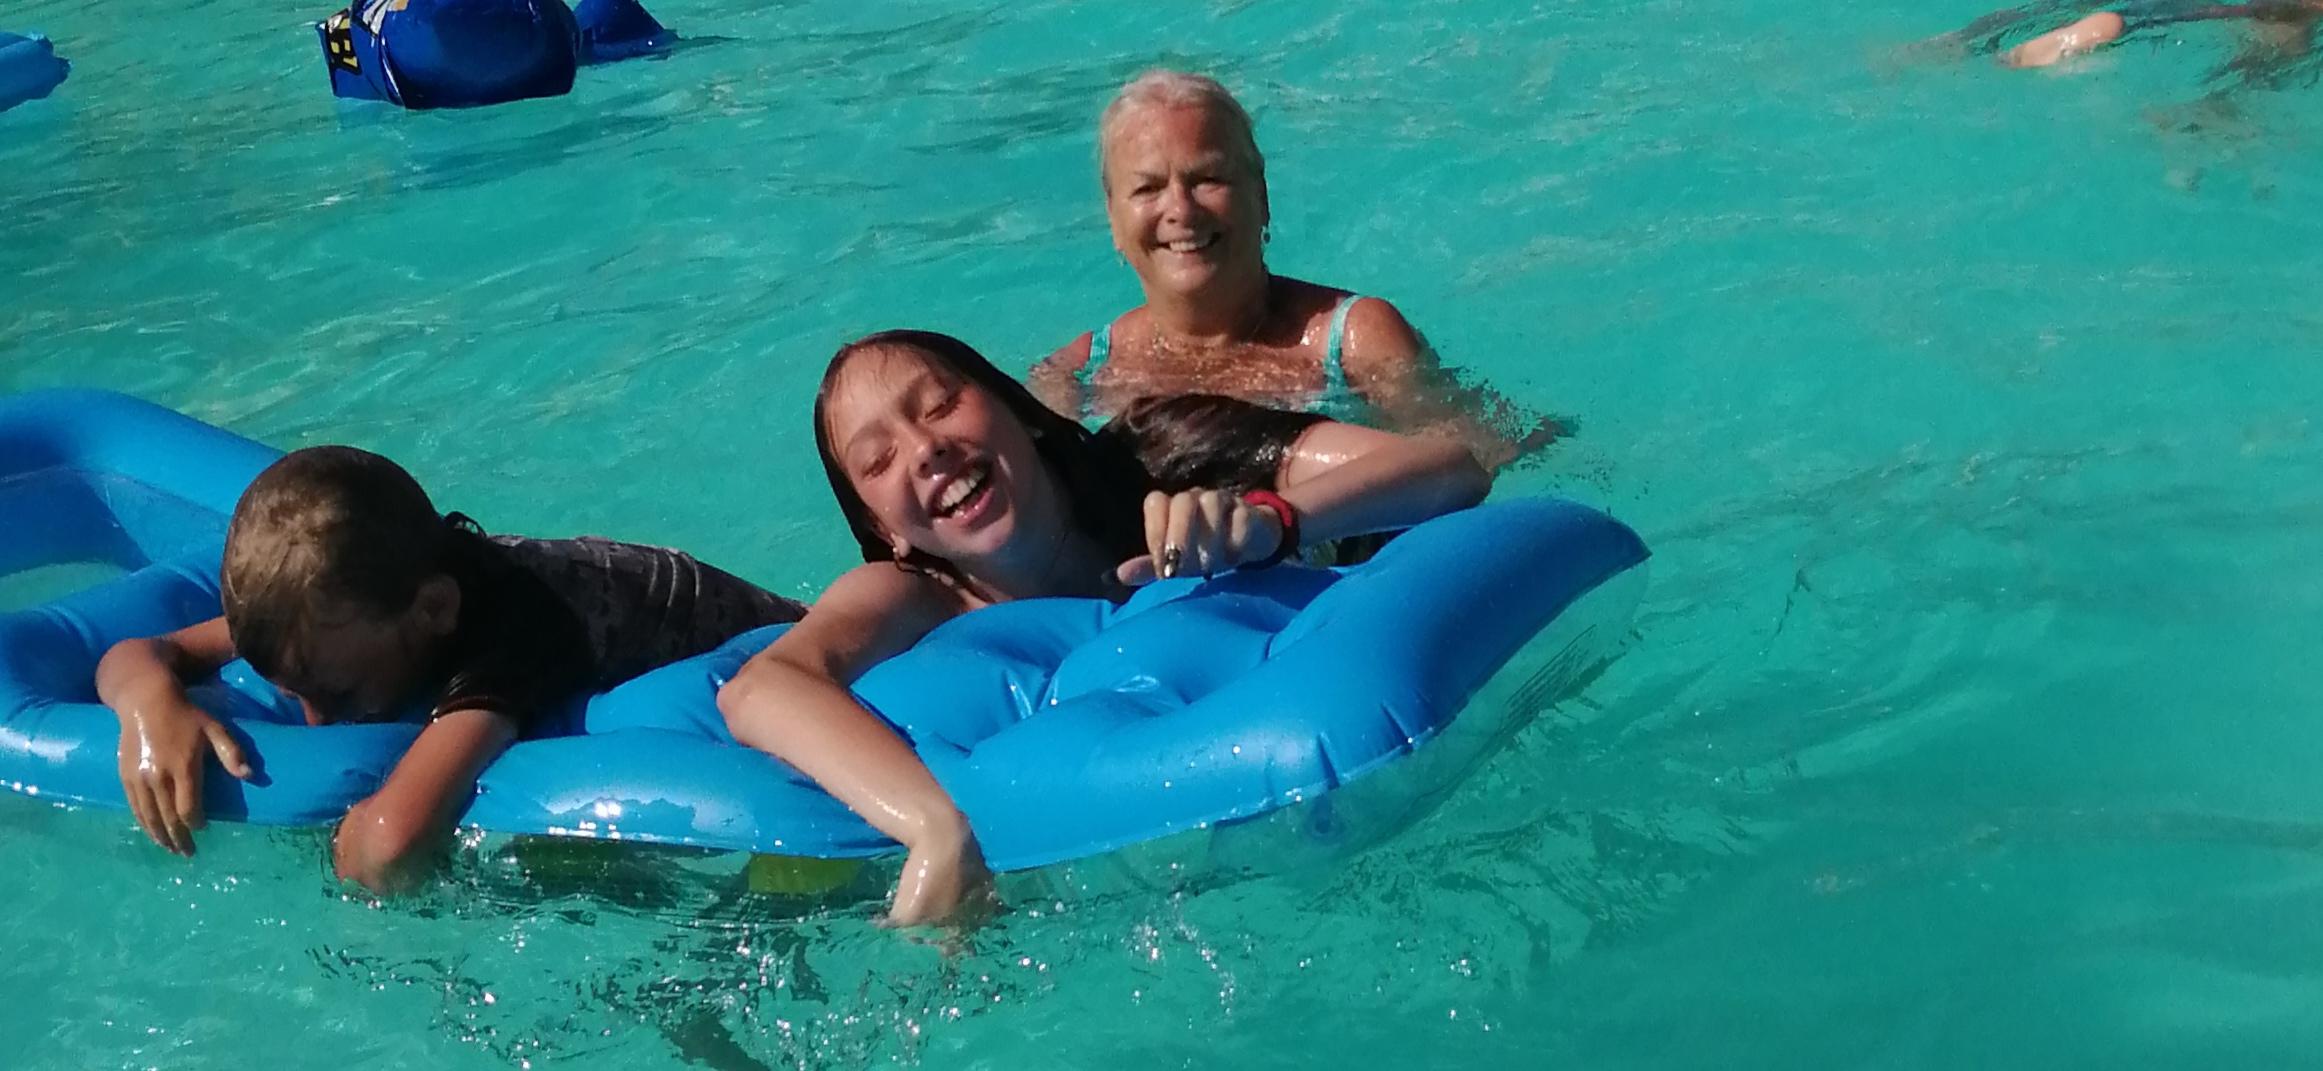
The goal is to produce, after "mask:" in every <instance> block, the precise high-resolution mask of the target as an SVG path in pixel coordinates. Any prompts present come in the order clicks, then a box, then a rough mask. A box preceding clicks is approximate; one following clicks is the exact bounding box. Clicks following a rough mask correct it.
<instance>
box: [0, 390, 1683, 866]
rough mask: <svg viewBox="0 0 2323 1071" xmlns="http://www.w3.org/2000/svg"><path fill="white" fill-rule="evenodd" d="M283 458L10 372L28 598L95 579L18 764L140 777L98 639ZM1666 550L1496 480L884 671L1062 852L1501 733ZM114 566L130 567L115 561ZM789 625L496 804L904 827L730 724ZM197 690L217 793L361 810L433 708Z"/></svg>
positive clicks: (16, 565) (487, 818) (184, 611)
mask: <svg viewBox="0 0 2323 1071" xmlns="http://www.w3.org/2000/svg"><path fill="white" fill-rule="evenodd" d="M277 456H278V454H277V452H276V451H274V450H272V449H270V448H268V447H265V446H261V445H259V444H257V443H254V442H251V441H249V440H247V439H243V438H241V437H239V436H236V435H233V434H232V433H229V432H226V431H223V430H220V429H217V428H214V427H210V426H208V425H205V424H202V423H200V422H198V421H195V420H193V419H190V418H188V417H184V416H180V415H178V414H176V413H172V412H170V411H168V410H166V409H162V408H159V407H157V406H153V405H150V404H148V403H145V402H141V401H138V400H136V399H133V398H129V397H125V396H122V395H117V394H109V393H104V392H98V391H46V392H36V393H30V394H22V395H17V396H14V397H9V398H0V515H5V516H7V517H9V518H11V521H10V523H9V524H8V525H7V527H6V529H5V530H4V533H0V599H5V600H6V601H0V606H8V607H14V606H20V605H22V604H23V603H25V602H27V601H31V602H38V601H39V600H40V598H41V597H42V596H41V594H39V592H40V591H41V590H42V589H44V588H45V589H49V590H58V589H73V590H70V591H69V592H68V593H65V594H62V595H61V597H57V598H54V599H53V600H51V601H46V602H42V603H40V604H39V605H35V606H31V607H30V608H24V609H13V610H11V612H8V613H6V614H4V615H0V786H4V787H6V788H9V789H12V790H14V791H17V792H20V793H24V794H26V795H31V796H37V797H39V798H41V799H47V800H57V801H62V802H66V803H72V804H85V805H93V806H102V807H115V808H120V807H124V806H125V805H124V803H123V800H122V793H121V786H120V784H119V782H118V780H117V775H116V773H115V748H116V743H117V740H118V737H119V727H118V723H117V722H116V721H115V719H114V717H113V715H112V714H111V712H109V711H108V710H106V709H105V708H104V707H103V706H101V705H98V703H97V702H96V696H95V691H94V685H93V682H92V674H93V672H94V669H95V666H96V663H97V659H98V658H99V657H100V656H101V655H102V654H103V653H104V651H105V649H106V648H107V647H108V646H110V645H111V644H113V643H114V642H116V641H118V640H121V639H124V638H128V637H133V636H144V635H153V634H157V633H160V632H164V631H167V630H170V629H174V628H177V627H181V626H183V625H186V624H190V623H192V622H195V621H199V620H204V619H207V618H209V617H213V616H216V615H217V613H218V612H219V611H218V591H217V567H218V560H219V556H220V551H221V547H222V539H223V533H224V530H225V522H226V518H227V517H228V515H229V514H230V513H231V511H232V509H233V505H234V500H235V499H236V497H237V496H238V495H239V494H240V492H241V490H242V487H243V486H244V485H245V484H246V483H247V482H248V481H249V480H250V478H251V477H252V476H253V475H255V474H256V473H257V472H258V470H259V469H261V468H263V467H264V466H265V465H266V464H267V463H269V462H270V461H272V460H273V459H274V458H275V457H277ZM1645 559H1646V550H1645V547H1644V546H1643V545H1642V544H1641V543H1640V542H1639V541H1638V538H1637V536H1636V535H1635V534H1634V533H1632V532H1631V531H1630V530H1629V529H1628V528H1626V527H1624V526H1622V525H1621V524H1619V523H1618V522H1615V521H1613V520H1611V519H1610V518H1607V517H1606V516H1604V515H1603V514H1600V513H1597V512H1595V511H1593V510H1590V509H1587V508H1585V507H1582V506H1579V505H1576V504H1573V503H1570V502H1565V501H1561V500H1547V499H1544V500H1519V501H1510V502H1503V503H1496V504H1491V505H1486V506H1483V507H1479V508H1477V509H1473V510H1467V511H1464V512H1461V513H1457V514H1453V515H1451V516H1447V517H1443V518H1439V519H1437V520H1435V521H1431V522H1429V523H1427V524H1424V525H1421V526H1420V527H1418V528H1415V529H1413V530H1411V531H1410V532H1408V533H1406V534H1405V535H1404V536H1403V537H1401V538H1399V539H1397V540H1395V541H1394V542H1392V543H1390V544H1389V545H1388V546H1387V548H1386V549H1384V550H1383V551H1381V552H1380V554H1379V555H1378V556H1377V557H1376V558H1375V559H1374V560H1372V561H1371V562H1369V563H1367V564H1365V565H1362V566H1358V567H1355V568H1352V569H1346V570H1319V569H1303V568H1294V567H1285V568H1279V569H1271V570H1262V571H1253V572H1245V573H1236V574H1232V575H1229V576H1225V577H1221V578H1218V579H1214V580H1210V581H1201V580H1196V579H1179V580H1172V581H1164V582H1162V583H1158V584H1155V585H1153V586H1151V587H1148V588H1146V589H1144V590H1143V591H1141V592H1140V593H1139V594H1138V595H1137V596H1136V597H1134V598H1132V599H1131V600H1129V601H1128V602H1127V603H1125V604H1121V605H1112V604H1108V603H1105V602H1102V601H1098V600H1080V599H1040V600H1030V601H1025V602H1017V603H1010V604H1005V605H1002V606H997V607H993V608H991V609H988V610H982V611H978V612H976V613H973V614H969V615H966V616H963V617H961V618H958V619H956V620H954V621H952V622H950V623H948V624H946V625H944V626H943V627H941V628H939V629H937V630H936V631H935V632H933V633H931V634H930V635H929V636H928V637H927V638H926V639H925V640H923V641H922V642H921V643H920V644H919V645H918V646H916V647H914V648H913V649H912V650H910V651H908V652H906V653H904V654H902V655H900V656H898V657H896V658H894V659H892V660H890V661H888V662H887V663H885V664H882V665H881V666H879V667H877V668H875V669H874V670H872V671H871V672H870V673H869V674H867V675H865V676H864V678H863V679H862V680H861V681H860V682H859V683H858V687H857V689H856V691H857V694H858V695H860V696H861V697H862V699H863V700H864V702H865V703H866V704H867V705H869V706H870V707H871V708H872V709H874V710H876V711H878V712H879V713H880V714H881V716H883V717H885V718H886V719H887V720H888V721H889V722H890V723H891V724H892V725H894V726H895V727H896V728H897V729H898V730H899V731H901V732H902V733H903V734H904V735H905V736H906V737H907V738H908V739H909V740H910V741H911V742H912V744H913V746H914V747H915V748H916V749H917V750H918V752H919V754H920V755H921V757H922V758H923V759H925V760H926V762H927V764H928V766H929V768H930V769H931V770H933V771H934V773H935V775H936V777H937V779H938V780H940V781H941V782H942V783H943V784H944V786H945V788H946V789H948V790H949V791H950V792H951V793H952V795H953V796H954V798H955V799H957V800H958V802H959V803H960V806H961V808H962V810H963V811H965V813H966V814H967V815H968V817H969V820H970V822H971V824H972V825H973V826H974V828H975V829H976V831H977V835H978V837H979V838H980V840H981V841H982V843H983V845H984V848H985V851H986V854H987V856H988V857H989V859H990V861H991V862H992V863H993V865H994V866H996V867H999V868H1002V869H1021V868H1026V867H1034V866H1041V865H1045V864H1049V863H1055V862H1059V861H1063V860H1070V859H1076V858H1081V857H1084V856H1089V855H1094V854H1097V853H1102V852H1107V851H1111V850H1113V849H1116V848H1120V847H1124V846H1127V845H1130V844H1134V843H1138V842H1142V841H1147V840H1150V839H1153V838H1158V837H1162V836H1165V835H1169V834H1174V833H1180V832H1184V831H1189V830H1213V831H1218V832H1221V833H1222V832H1223V831H1224V830H1226V829H1229V828H1232V827H1238V826H1243V825H1248V824H1252V823H1249V820H1250V819H1253V818H1256V817H1259V816H1262V815H1268V814H1270V813H1273V812H1278V811H1284V810H1285V809H1286V808H1288V809H1290V810H1291V811H1300V810H1302V809H1300V808H1293V807H1292V805H1294V804H1298V803H1300V802H1301V801H1305V800H1310V799H1317V798H1321V799H1329V798H1332V797H1335V796H1337V795H1338V794H1337V793H1331V790H1333V789H1335V788H1337V787H1339V786H1341V785H1342V784H1345V783H1347V782H1349V781H1353V780H1355V779H1358V778H1364V777H1366V775H1368V774H1371V773H1372V772H1373V771H1375V770H1379V769H1382V768H1386V767H1389V766H1391V765H1396V764H1398V760H1400V759H1403V758H1404V757H1405V756H1406V755H1409V754H1411V753H1413V752H1414V751H1415V750H1417V751H1420V752H1421V756H1422V757H1423V758H1424V757H1426V756H1428V755H1430V754H1438V753H1440V754H1443V755H1451V754H1453V753H1455V752H1458V751H1460V749H1459V748H1455V747H1452V746H1450V745H1448V744H1445V743H1444V741H1446V740H1451V739H1455V738H1459V737H1461V736H1462V735H1463V734H1461V733H1459V732H1457V731H1456V730H1460V729H1461V728H1463V727H1466V728H1468V729H1469V730H1470V731H1469V732H1467V733H1466V734H1465V736H1466V737H1467V738H1469V739H1485V738H1490V737H1494V736H1496V735H1498V734H1499V733H1501V732H1503V731H1505V729H1507V728H1508V727H1509V726H1510V725H1512V724H1514V723H1513V722H1512V720H1511V716H1510V711H1511V710H1515V711H1516V712H1517V714H1518V715H1522V714H1525V713H1529V712H1537V711H1538V710H1539V709H1540V708H1541V707H1542V706H1544V705H1546V703H1547V702H1548V701H1549V700H1551V699H1553V698H1555V697H1556V695H1558V694H1561V692H1562V691H1564V690H1567V689H1569V688H1570V687H1572V686H1573V685H1574V684H1575V683H1576V682H1577V681H1579V680H1582V679H1585V678H1586V676H1587V675H1588V674H1589V673H1590V672H1592V671H1593V670H1595V669H1596V668H1597V667H1599V666H1601V665H1602V664H1603V663H1604V661H1605V660H1606V659H1607V658H1609V657H1610V656H1611V654H1612V653H1613V651H1614V650H1615V649H1616V648H1617V647H1618V645H1619V644H1620V642H1621V641H1622V640H1623V638H1624V637H1625V636H1626V635H1627V633H1628V629H1629V620H1630V613H1631V611H1632V609H1633V608H1634V605H1635V602H1636V599H1637V596H1638V592H1639V589H1640V587H1641V586H1642V583H1643V569H1642V568H1641V566H1642V565H1643V564H1644V562H1645ZM92 563H99V564H92ZM98 568H114V569H117V570H118V574H117V575H113V576H111V577H109V578H104V579H101V580H98V581H97V582H94V583H91V581H92V580H93V579H96V578H93V577H92V576H91V575H90V571H91V570H95V569H98ZM780 628H781V626H777V627H776V628H773V629H762V630H759V631H758V632H754V633H750V634H747V635H745V636H741V637H737V638H736V639H735V640H734V641H733V642H730V643H728V644H727V645H726V646H724V647H723V648H721V649H719V650H717V651H714V652H712V653H710V654H707V655H704V656H702V657H699V658H695V659H691V660H689V661H686V662H680V663H677V664H675V665H671V666H667V667H664V668H662V669H659V670H656V671H654V672H652V673H648V674H646V675H644V676H642V677H639V678H637V679H635V680H633V681H630V682H628V683H626V684H623V685H621V686H619V687H616V688H614V689H612V690H610V691H607V692H604V693H602V694H599V695H595V696H590V697H585V698H582V699H576V700H575V701H574V702H573V703H572V704H571V705H570V707H569V708H568V709H565V710H562V711H558V712H554V713H553V715H552V716H551V717H549V718H545V719H543V727H542V728H541V729H540V730H537V731H536V732H535V734H534V735H533V736H532V737H530V738H528V739H526V740H523V741H520V742H519V743H517V744H516V745H515V746H514V747H512V748H510V749H509V750H508V752H507V753H506V754H505V755H503V756H502V757H501V758H500V759H499V760H498V761H497V762H495V763H494V764H493V765H492V766H491V768H489V769H488V770H487V771H486V772H485V774H484V776H483V779H482V782H481V785H480V789H479V791H478V793H477V795H476V798H475V800H474V802H473V803H472V805H471V806H470V807H469V808H468V811H467V813H466V815H465V816H464V819H463V820H464V822H466V823H468V824H470V825H474V826H477V827H481V828H483V829H486V830H493V831H499V832H506V833H545V834H559V835H568V836H580V837H594V838H603V839H620V840H636V841H644V842H653V843H667V844H684V845H695V846H703V847H711V848H723V849H748V850H754V851H759V852H767V853H776V854H783V855H794V856H814V857H825V858H849V857H861V856H872V855H879V854H884V853H888V852H892V851H893V850H895V846H894V845H893V844H892V843H891V842H889V841H887V840H886V839H885V838H884V837H882V836H881V835H880V834H879V833H877V832H876V831H874V830H873V829H871V828H870V827H869V826H867V825H865V824H864V823H863V822H862V821H861V820H860V819H858V818H856V817H855V816H854V815H853V814H851V813H849V812H848V811H847V809H846V808H845V807H843V806H841V805H840V804H839V803H837V802H836V801H834V800H832V799H831V798H830V797H829V796H826V795H824V794H823V793H822V792H821V791H820V790H818V789H816V788H815V787H814V786H813V785H812V784H811V783H810V782H807V781H806V780H805V779H804V778H802V777H800V776H799V775H798V774H796V773H794V772H792V771H791V770H789V768H787V767H786V766H784V765H783V764H782V763H780V762H778V761H776V760H775V759H773V758H771V757H769V756H767V755H764V754H761V753H759V752H756V751H753V750H750V749H749V748H746V747H743V746H741V745H739V744H736V743H735V742H734V740H733V738H732V737H731V736H729V735H728V734H727V732H726V728H725V725H724V723H723V721H722V720H721V719H720V717H719V715H718V712H717V709H716V706H715V699H714V697H715V694H716V691H717V688H718V687H719V685H720V684H722V683H723V682H724V681H725V680H727V679H728V678H729V677H730V676H731V675H732V674H733V673H734V672H735V671H736V669H737V668H738V667H739V666H740V665H741V663H742V661H743V660H744V659H745V658H747V657H748V656H749V655H750V654H751V653H753V652H755V651H757V650H758V649H760V648H762V647H763V646H764V645H765V644H766V643H768V642H770V641H771V640H772V639H773V637H774V636H775V635H777V634H778V633H779V631H780ZM1480 692H1484V693H1487V694H1488V695H1489V696H1491V698H1489V699H1478V698H1477V697H1478V695H1479V693H1480ZM196 699H197V701H199V702H201V703H202V704H203V705H204V706H205V707H207V708H209V709H211V710H213V711H215V712H216V713H218V714H220V715H221V716H223V717H225V718H227V719H229V724H231V725H232V726H233V727H234V728H235V729H236V730H237V731H239V732H240V733H241V734H242V735H243V736H244V737H245V741H246V743H247V744H248V748H247V750H248V751H249V753H250V755H251V756H252V758H253V761H254V764H255V765H256V766H257V767H258V776H257V777H255V778H254V779H253V780H252V781H251V782H248V783H245V782H242V781H238V780H236V779H234V778H232V777H230V776H227V775H226V774H225V773H224V772H223V771H221V770H219V769H217V768H216V767H215V766H213V767H212V768H211V770H210V772H209V775H208V777H207V778H206V779H205V785H206V787H205V792H206V805H207V809H208V812H209V814H210V815H211V816H213V817H216V818H225V819H240V820H245V821H250V822H261V823H270V824H283V825H318V824H327V823H330V822H333V821H335V820H336V819H337V818H338V817H339V816H340V815H341V814H342V813H344V811H345V810H346V808H347V807H348V806H349V805H351V804H353V803H354V802H355V801H357V800H359V799H361V798H362V797H364V796H366V795H368V794H369V793H371V792H372V791H374V790H375V789H376V788H377V786H378V785H379V783H380V781H381V779H382V778H383V777H384V776H385V774H386V773H387V771H388V770H389V769H390V768H391V767H392V766H393V765H394V763H395V761H396V759H397V758H398V757H399V756H400V755H401V753H402V751H403V749H404V748H405V746H406V745H408V743H409V742H410V740H411V739H412V737H413V736H415V735H416V734H417V733H418V732H419V726H418V725H417V724H416V723H409V722H407V723H391V724H374V725H332V726H324V727H319V728H318V727H309V726H307V725H305V724H304V723H303V722H302V721H301V720H300V718H299V715H298V712H297V710H296V709H295V708H294V706H293V705H291V704H289V703H287V702H285V701H283V700H282V698H281V696H280V695H279V693H277V692H276V691H275V690H274V689H272V688H271V687H269V686H267V685H266V683H265V682H264V681H262V680H259V679H257V678H256V677H255V676H254V675H252V674H250V673H249V671H248V669H247V667H244V666H242V665H240V664H239V663H237V664H235V665H233V666H229V667H228V668H227V670H226V672H225V673H223V674H222V675H221V680H220V681H218V682H216V683H213V684H208V685H204V686H201V687H199V688H197V689H196ZM1472 700H1475V701H1474V702H1472ZM1488 706H1489V707H1494V708H1495V709H1493V710H1488V711H1487V710H1476V709H1470V710H1469V712H1468V713H1465V714H1464V713H1463V710H1464V708H1478V707H1488ZM1474 753H1476V752H1470V754H1474ZM1401 765H1403V766H1405V767H1408V768H1412V769H1422V768H1433V769H1439V770H1441V769H1442V768H1443V767H1444V766H1445V765H1446V764H1445V763H1441V762H1438V763H1432V764H1431V763H1427V762H1404V763H1402V764H1401ZM1452 765H1454V766H1457V765H1459V764H1458V763H1454V764H1452ZM1440 776H1445V777H1449V776H1456V771H1453V772H1451V773H1446V774H1442V775H1440ZM1380 780H1382V781H1391V780H1394V779H1380ZM1442 787H1444V785H1443V784H1441V783H1438V784H1432V785H1421V786H1416V787H1415V788H1414V789H1413V790H1412V791H1414V792H1417V793H1418V794H1419V795H1423V796H1424V795H1426V794H1427V792H1428V791H1429V790H1430V789H1440V788H1442ZM1325 793H1331V796H1325V795H1324V794H1325ZM1304 810H1307V811H1312V810H1313V808H1306V809H1304ZM1309 824H1310V825H1313V824H1314V823H1313V822H1310V823H1309Z"/></svg>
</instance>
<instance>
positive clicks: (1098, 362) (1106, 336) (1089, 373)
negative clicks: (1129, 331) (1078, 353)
mask: <svg viewBox="0 0 2323 1071" xmlns="http://www.w3.org/2000/svg"><path fill="white" fill-rule="evenodd" d="M1111 356H1113V325H1112V324H1111V323H1107V324H1105V325H1104V326H1102V327H1099V328H1098V329H1096V330H1095V331H1091V332H1089V359H1088V360H1086V361H1083V362H1081V370H1080V371H1078V372H1075V373H1073V378H1074V379H1078V380H1080V381H1081V385H1082V386H1088V385H1089V381H1090V380H1091V379H1094V378H1096V375H1097V369H1099V368H1101V367H1103V366H1104V364H1105V358H1107V357H1111Z"/></svg>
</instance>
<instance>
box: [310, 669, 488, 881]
mask: <svg viewBox="0 0 2323 1071" xmlns="http://www.w3.org/2000/svg"><path fill="white" fill-rule="evenodd" d="M515 740H516V720H515V719H514V718H511V717H509V716H508V715H506V714H502V713H499V712H498V711H492V710H455V711H452V712H451V713H449V714H445V715H442V716H440V717H438V718H436V719H435V720H434V721H433V722H430V723H429V724H428V727H427V728H425V729H422V730H420V734H419V738H418V739H416V740H414V741H412V744H411V750H409V751H406V752H404V755H403V758H402V760H401V761H399V762H397V763H396V764H395V769H393V770H391V771H389V772H388V774H387V782H386V783H385V784H383V785H381V786H379V791H378V792H375V793H373V794H372V795H371V797H370V798H368V799H366V800H364V801H363V802H361V803H358V804H356V805H355V806H354V807H353V808H351V809H349V810H348V811H347V817H346V819H345V820H344V821H341V822H340V823H339V829H338V832H337V833H335V834H333V835H332V837H331V858H332V862H333V863H334V865H335V866H336V867H337V869H338V873H339V876H340V877H341V878H345V879H347V880H349V881H354V882H359V883H361V884H362V885H363V886H364V887H365V888H368V889H370V890H371V891H373V892H378V893H399V892H404V891H407V890H409V889H411V888H412V887H413V886H416V885H418V884H419V882H420V880H421V879H422V878H424V877H426V875H427V872H428V870H429V868H430V867H431V866H432V864H433V862H434V859H433V853H434V850H435V848H436V847H437V845H438V844H440V843H441V842H442V840H443V837H444V834H446V833H449V832H451V829H452V825H453V823H454V822H456V821H457V820H458V819H459V817H460V812H461V811H463V810H466V809H467V806H468V801H469V800H470V799H472V798H474V797H475V794H476V778H477V777H479V776H481V775H482V774H483V772H484V767H486V766H488V765H490V764H491V762H492V760H493V759H495V758H498V757H499V756H500V753H501V752H502V751H505V750H507V749H508V745H509V744H511V743H514V742H515Z"/></svg>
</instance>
